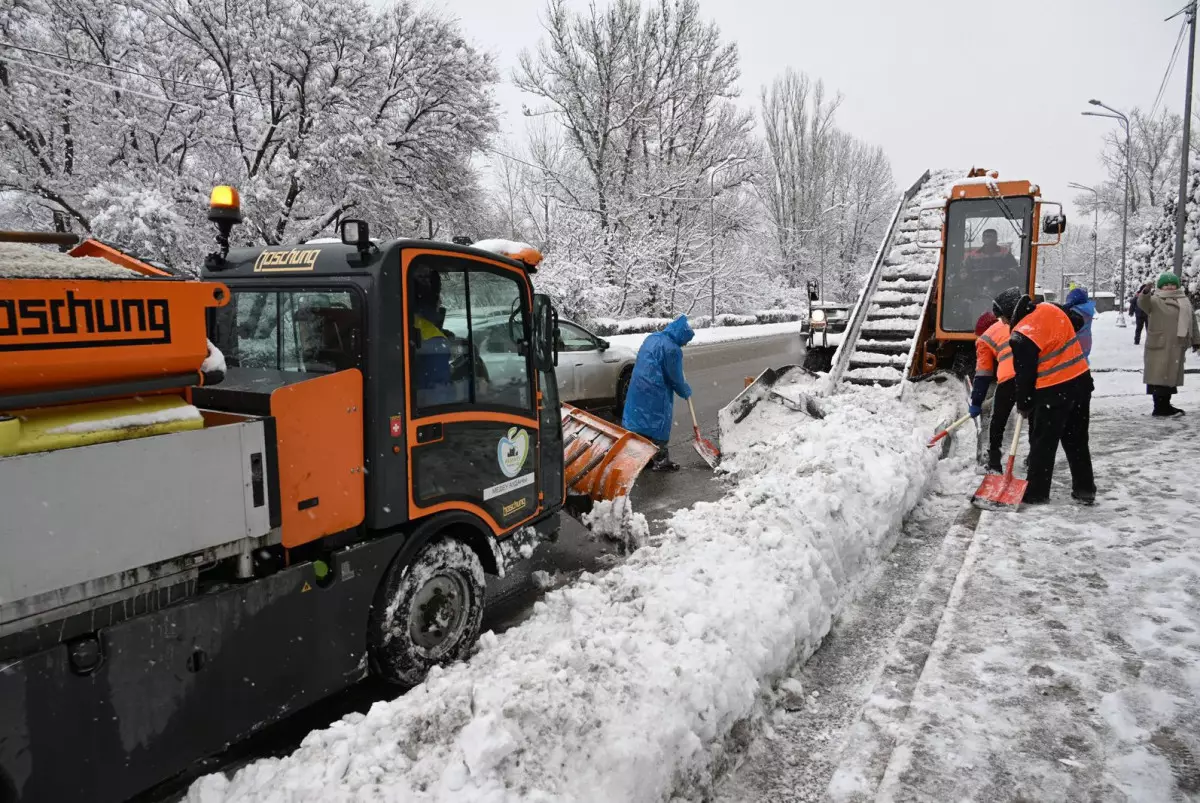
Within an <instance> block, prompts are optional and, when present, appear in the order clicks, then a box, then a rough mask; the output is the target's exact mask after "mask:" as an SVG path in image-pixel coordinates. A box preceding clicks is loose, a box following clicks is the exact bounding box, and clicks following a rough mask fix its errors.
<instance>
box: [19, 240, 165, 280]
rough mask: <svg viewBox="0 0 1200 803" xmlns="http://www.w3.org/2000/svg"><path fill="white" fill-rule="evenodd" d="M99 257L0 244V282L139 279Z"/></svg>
mask: <svg viewBox="0 0 1200 803" xmlns="http://www.w3.org/2000/svg"><path fill="white" fill-rule="evenodd" d="M140 278H142V276H141V274H139V273H136V272H135V271H132V270H129V269H128V268H123V267H121V266H120V265H116V264H114V263H112V262H109V261H108V260H106V259H100V258H98V257H73V256H71V255H69V254H64V253H62V252H61V251H52V250H50V249H47V248H39V247H38V246H36V245H27V244H25V243H0V279H140Z"/></svg>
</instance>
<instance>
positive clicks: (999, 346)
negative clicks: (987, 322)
mask: <svg viewBox="0 0 1200 803" xmlns="http://www.w3.org/2000/svg"><path fill="white" fill-rule="evenodd" d="M1008 332H1009V329H1008V324H1006V323H1005V322H1004V321H996V322H995V323H994V324H992V325H991V326H989V327H988V329H987V331H986V332H984V333H983V334H982V335H980V336H979V337H978V338H977V339H976V340H975V376H994V377H996V381H997V382H999V383H1004V382H1007V381H1009V380H1010V379H1012V378H1013V377H1015V376H1016V375H1017V371H1016V369H1015V368H1014V367H1013V359H1012V346H1010V345H1009V343H1008Z"/></svg>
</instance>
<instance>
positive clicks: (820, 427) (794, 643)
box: [188, 390, 949, 803]
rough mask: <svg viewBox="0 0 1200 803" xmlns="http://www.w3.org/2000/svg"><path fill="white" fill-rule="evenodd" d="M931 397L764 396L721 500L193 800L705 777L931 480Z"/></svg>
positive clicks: (648, 790)
mask: <svg viewBox="0 0 1200 803" xmlns="http://www.w3.org/2000/svg"><path fill="white" fill-rule="evenodd" d="M933 396H935V397H936V394H933ZM942 398H943V399H944V398H946V397H945V396H944V395H943V396H942ZM927 400H928V398H927ZM919 407H920V405H918V404H913V403H908V404H901V403H899V402H898V401H896V400H895V399H892V398H888V394H884V393H878V392H874V391H870V390H864V391H855V392H850V393H846V394H843V395H839V396H836V397H834V398H831V399H829V400H828V401H827V403H826V408H827V414H828V415H827V417H826V419H825V420H824V421H815V420H813V419H810V418H808V417H807V416H804V415H802V414H797V413H791V412H787V411H785V410H784V408H782V407H780V406H778V405H772V404H765V405H760V406H759V409H756V410H755V411H754V413H752V414H751V416H750V417H749V418H748V419H747V420H746V421H745V422H743V426H752V427H755V433H756V436H755V437H743V438H742V444H743V445H742V448H741V449H740V451H739V452H738V453H737V454H735V455H731V456H730V459H729V465H730V468H731V470H732V471H733V473H734V478H735V485H734V487H733V488H732V490H731V491H730V492H729V493H728V494H727V495H726V497H725V498H724V499H722V500H721V501H720V502H717V503H701V504H698V505H696V506H695V507H694V508H692V509H689V510H684V511H680V512H678V513H677V514H676V515H675V516H674V517H673V518H672V520H671V521H670V529H669V531H668V532H667V534H666V536H665V537H664V538H663V539H662V540H661V541H660V542H659V543H657V544H655V545H653V546H650V547H646V548H643V549H640V550H638V551H637V552H635V553H634V554H633V555H632V556H631V557H630V558H629V560H628V561H627V562H626V563H624V564H623V565H620V566H618V567H617V568H615V569H613V570H611V571H609V572H607V573H605V574H603V575H600V576H593V575H585V576H584V577H583V578H581V579H580V580H579V581H578V582H576V583H575V584H574V585H572V586H570V587H567V588H564V589H562V590H559V591H555V592H552V593H551V594H549V595H548V596H547V597H546V599H545V600H544V601H543V602H540V603H538V605H537V607H536V609H535V612H534V615H533V617H532V618H531V619H530V620H529V621H527V622H526V623H524V624H523V625H521V626H519V627H517V628H514V629H512V630H510V631H508V632H506V633H505V634H503V635H502V636H499V637H497V636H495V635H492V634H485V636H484V638H483V639H482V640H481V646H480V649H479V651H478V653H477V654H476V655H474V656H473V657H472V658H471V659H470V661H468V662H466V663H463V664H458V665H456V666H453V667H450V668H449V669H448V670H445V671H435V672H434V673H433V674H432V675H431V676H430V678H429V679H428V680H427V681H426V682H425V683H424V684H422V685H421V686H419V687H417V688H416V689H414V690H413V691H411V692H409V693H408V694H406V695H404V696H402V697H399V698H398V699H396V700H394V701H391V702H380V703H377V704H375V705H374V706H373V707H372V708H371V710H370V711H369V712H368V713H367V714H366V715H352V716H349V717H347V718H346V719H344V720H342V721H340V722H338V723H336V724H334V725H333V726H332V727H330V728H328V729H326V730H323V731H316V732H313V733H311V734H309V736H308V737H307V738H306V739H305V741H304V743H303V744H302V745H301V747H300V748H299V749H298V750H297V751H296V752H295V753H294V754H292V755H291V756H288V757H286V758H283V759H265V760H261V761H258V762H256V763H254V764H251V765H249V766H247V767H245V768H243V769H242V770H240V771H238V772H237V773H236V774H235V775H234V776H233V777H232V778H231V779H227V778H225V777H223V776H207V777H205V778H202V779H200V780H199V781H197V782H196V783H195V784H194V785H193V787H192V789H191V790H190V792H189V797H188V799H189V800H190V801H193V803H215V801H221V800H230V801H281V802H282V801H289V803H292V802H295V801H308V800H313V801H316V800H321V801H349V800H415V801H435V800H436V801H442V800H445V801H449V800H454V801H489V802H490V801H515V800H529V801H558V800H563V801H566V800H579V801H612V800H622V801H654V800H663V799H666V798H668V797H669V796H671V795H672V794H673V793H678V792H684V793H687V792H690V791H695V790H698V789H700V788H703V787H706V786H707V785H708V784H709V783H710V782H711V780H712V773H713V771H714V769H715V768H716V767H719V766H720V764H721V755H722V752H723V749H724V748H723V744H724V742H725V740H726V739H727V738H728V736H729V734H730V733H731V731H732V730H733V727H734V725H735V724H737V723H739V722H741V721H743V720H745V719H746V718H747V717H749V716H751V714H752V713H753V712H754V711H755V708H756V704H757V703H758V702H759V701H760V699H761V697H762V695H763V691H764V686H765V685H766V684H769V683H770V682H771V681H773V680H774V679H776V678H778V677H780V676H781V675H782V673H784V672H785V671H786V670H787V669H788V667H790V666H791V665H793V664H794V663H795V662H796V661H798V660H803V659H804V658H806V657H807V656H808V655H810V654H811V653H812V652H813V650H815V649H816V647H817V646H818V644H819V643H820V641H821V639H822V638H823V637H824V636H825V634H826V633H827V632H828V630H829V627H830V624H831V622H832V620H833V618H834V616H835V615H836V614H837V613H838V612H839V611H840V610H841V609H842V607H843V606H844V605H845V603H846V601H847V600H848V599H849V598H851V597H852V596H853V594H854V592H855V590H856V589H857V587H858V586H859V585H860V584H861V582H862V581H863V579H864V578H865V577H867V576H868V575H869V574H870V572H871V570H872V568H873V567H874V566H875V565H876V563H877V562H878V561H879V560H880V558H881V556H882V555H883V554H884V553H885V552H886V551H887V550H888V549H889V548H890V545H891V539H892V538H893V536H894V533H895V531H896V529H897V527H898V526H899V524H900V523H901V521H902V519H903V517H904V515H905V514H906V513H907V512H908V511H909V510H910V509H911V508H912V507H913V506H914V505H915V504H916V502H917V501H918V500H919V499H920V497H921V495H922V492H923V489H924V486H925V483H926V481H927V480H928V478H929V476H930V475H931V473H932V469H933V466H934V465H935V462H936V457H935V455H934V454H933V453H932V452H931V451H930V450H928V449H926V448H925V445H924V444H925V442H926V440H927V438H928V436H929V432H930V431H932V430H931V427H932V426H933V425H934V424H935V423H937V419H939V418H944V417H945V416H946V415H948V414H949V412H948V411H947V410H946V409H945V407H946V403H945V402H943V401H939V400H938V399H937V398H933V401H932V402H930V403H929V404H928V405H927V407H929V408H930V409H927V410H926V411H925V412H921V411H920V409H919Z"/></svg>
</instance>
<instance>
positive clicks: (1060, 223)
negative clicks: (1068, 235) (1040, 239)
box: [1042, 212, 1067, 234]
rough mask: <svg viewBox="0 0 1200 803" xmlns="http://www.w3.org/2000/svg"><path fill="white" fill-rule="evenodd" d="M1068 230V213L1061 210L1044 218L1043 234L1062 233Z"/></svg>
mask: <svg viewBox="0 0 1200 803" xmlns="http://www.w3.org/2000/svg"><path fill="white" fill-rule="evenodd" d="M1066 230H1067V215H1066V213H1065V212H1059V213H1058V214H1055V215H1046V216H1045V217H1043V218H1042V234H1062V233H1063V232H1064V231H1066Z"/></svg>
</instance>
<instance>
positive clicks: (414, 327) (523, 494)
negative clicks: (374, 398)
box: [401, 249, 561, 534]
mask: <svg viewBox="0 0 1200 803" xmlns="http://www.w3.org/2000/svg"><path fill="white" fill-rule="evenodd" d="M401 266H402V275H403V286H404V287H405V293H404V299H403V307H404V316H405V321H406V322H407V327H408V331H409V338H408V350H409V360H408V365H409V369H408V370H409V377H408V400H407V408H408V416H407V431H408V449H409V455H408V457H409V477H410V481H409V516H410V518H414V519H415V518H418V517H421V516H426V515H429V514H431V513H435V512H438V511H440V510H447V509H459V510H467V511H469V512H471V513H474V514H475V515H477V516H479V517H480V518H481V519H483V520H484V522H486V523H487V524H488V525H489V526H490V527H491V528H492V530H493V532H495V533H497V534H499V533H503V532H507V531H509V530H512V529H513V528H515V527H518V526H520V525H521V524H522V523H524V522H525V521H527V520H529V519H531V518H533V517H534V516H535V515H536V514H537V513H538V509H539V491H540V482H539V476H538V475H539V471H538V454H539V446H540V444H539V430H540V427H539V422H538V415H537V407H536V402H537V399H536V392H535V384H534V381H533V376H534V374H533V368H532V364H531V358H530V351H531V350H530V348H529V344H528V341H529V339H530V337H529V334H528V333H529V331H530V318H531V304H532V295H531V289H530V285H529V281H528V278H527V277H526V276H525V274H524V273H523V272H522V271H521V270H519V269H517V268H513V267H509V266H506V265H502V264H499V263H494V262H490V261H487V260H485V259H482V258H477V257H473V256H468V255H465V254H447V253H445V252H438V251H435V250H424V249H406V250H405V251H404V252H403V256H402V259H401ZM560 459H561V458H560Z"/></svg>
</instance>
